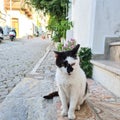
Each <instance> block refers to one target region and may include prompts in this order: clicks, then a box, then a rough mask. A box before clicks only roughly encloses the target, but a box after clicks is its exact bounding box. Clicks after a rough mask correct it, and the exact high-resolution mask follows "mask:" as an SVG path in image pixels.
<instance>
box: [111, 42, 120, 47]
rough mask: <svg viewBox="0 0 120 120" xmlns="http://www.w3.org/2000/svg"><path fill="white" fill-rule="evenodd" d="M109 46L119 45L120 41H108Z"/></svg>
mask: <svg viewBox="0 0 120 120" xmlns="http://www.w3.org/2000/svg"><path fill="white" fill-rule="evenodd" d="M110 46H120V42H112V43H110Z"/></svg>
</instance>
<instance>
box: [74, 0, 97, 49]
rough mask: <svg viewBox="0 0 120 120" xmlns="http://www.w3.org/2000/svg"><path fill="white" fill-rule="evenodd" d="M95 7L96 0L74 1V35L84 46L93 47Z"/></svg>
mask: <svg viewBox="0 0 120 120" xmlns="http://www.w3.org/2000/svg"><path fill="white" fill-rule="evenodd" d="M94 8H95V0H73V1H72V21H73V24H74V29H73V36H74V38H75V39H76V40H77V42H78V43H80V44H81V46H82V47H91V43H92V40H91V38H92V31H93V30H92V29H93V27H92V26H93V24H92V19H93V17H94V15H93V13H94V12H93V10H94Z"/></svg>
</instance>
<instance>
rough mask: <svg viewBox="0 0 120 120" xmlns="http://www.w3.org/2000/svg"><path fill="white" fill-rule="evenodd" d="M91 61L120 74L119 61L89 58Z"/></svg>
mask: <svg viewBox="0 0 120 120" xmlns="http://www.w3.org/2000/svg"><path fill="white" fill-rule="evenodd" d="M91 63H92V64H93V65H96V66H99V67H100V68H103V69H105V70H108V71H110V72H112V73H115V74H117V75H120V63H117V62H114V61H110V60H91Z"/></svg>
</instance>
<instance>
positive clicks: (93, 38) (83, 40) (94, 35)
mask: <svg viewBox="0 0 120 120" xmlns="http://www.w3.org/2000/svg"><path fill="white" fill-rule="evenodd" d="M119 9H120V0H72V18H71V19H72V21H73V24H74V28H73V37H74V38H75V39H76V40H77V42H78V43H80V44H81V46H83V47H91V48H92V52H93V54H103V53H104V43H105V37H108V36H109V37H110V36H118V35H119V36H120V12H119ZM117 31H118V32H117Z"/></svg>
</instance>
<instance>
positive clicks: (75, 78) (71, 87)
mask: <svg viewBox="0 0 120 120" xmlns="http://www.w3.org/2000/svg"><path fill="white" fill-rule="evenodd" d="M79 47H80V45H79V44H78V45H76V46H75V47H74V48H73V49H72V50H69V51H63V52H57V51H55V56H56V66H57V70H56V76H55V79H56V84H57V87H58V92H57V91H55V92H54V93H52V94H49V95H48V96H44V98H47V99H50V98H52V97H53V96H58V93H59V96H60V100H61V103H62V112H61V114H62V116H67V115H68V118H69V119H72V120H73V119H75V110H76V109H77V110H80V105H81V104H82V103H83V102H84V100H85V99H86V96H87V87H88V85H87V81H86V76H85V73H84V72H83V70H82V69H81V68H80V66H79V62H80V61H79V58H78V57H77V52H78V49H79ZM68 106H69V107H68Z"/></svg>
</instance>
